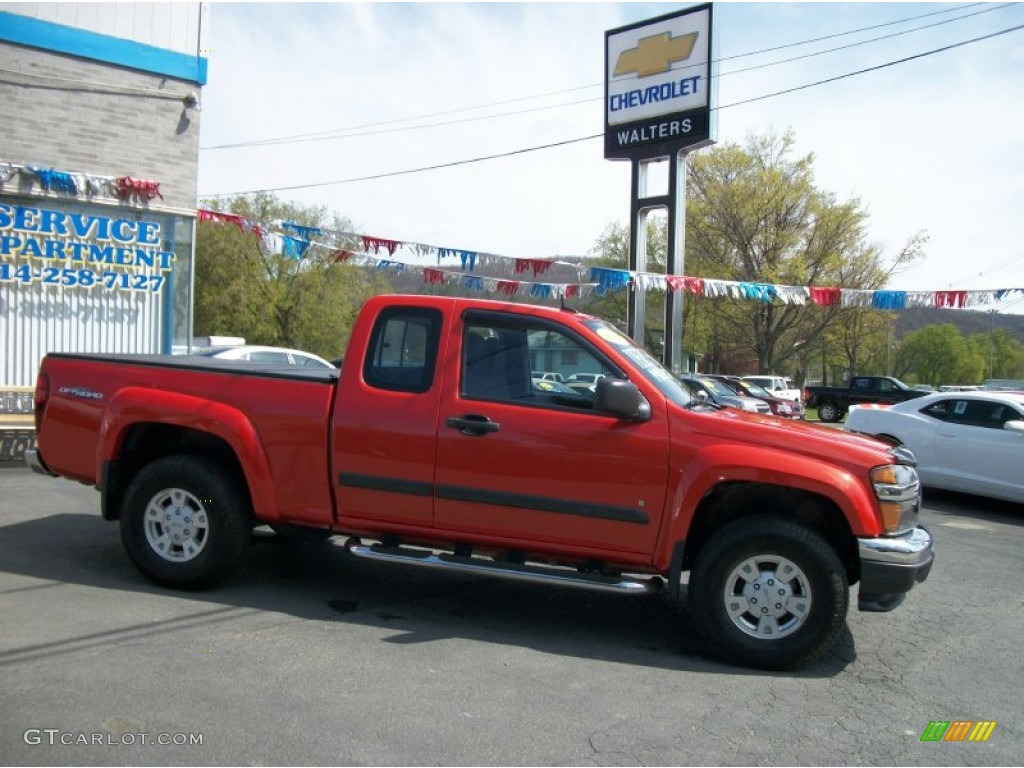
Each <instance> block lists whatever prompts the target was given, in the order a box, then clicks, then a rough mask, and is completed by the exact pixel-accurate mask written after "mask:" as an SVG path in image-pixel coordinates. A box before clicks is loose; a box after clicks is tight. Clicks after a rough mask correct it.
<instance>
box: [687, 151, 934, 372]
mask: <svg viewBox="0 0 1024 768" xmlns="http://www.w3.org/2000/svg"><path fill="white" fill-rule="evenodd" d="M793 144H794V138H793V135H792V134H791V133H786V134H785V135H783V136H781V137H777V136H766V137H751V138H749V139H748V140H747V141H746V143H745V145H744V146H739V145H737V144H725V145H720V146H717V147H715V148H713V149H712V150H710V151H708V152H706V153H695V154H693V155H691V156H690V157H689V160H688V163H689V169H688V171H689V182H688V185H687V188H688V192H689V199H688V202H687V224H686V249H687V250H686V271H687V273H688V274H691V275H695V276H702V277H706V278H717V279H722V280H733V281H740V282H744V283H755V284H767V285H781V286H806V285H816V286H830V285H832V286H840V287H843V288H853V289H874V288H878V287H881V286H882V285H884V283H885V280H886V279H887V277H888V276H889V275H890V274H892V272H893V271H894V270H895V269H897V268H899V267H900V266H902V265H905V264H906V263H909V261H911V260H913V259H915V258H917V257H918V256H919V255H920V247H921V244H922V243H923V241H924V236H923V235H917V236H915V238H913V239H912V240H911V242H910V243H909V244H908V246H907V247H906V248H905V249H904V250H903V251H902V252H901V253H900V254H898V255H897V257H896V259H895V260H894V263H893V265H892V266H891V267H889V268H888V269H886V267H885V266H884V265H883V261H882V257H881V254H880V252H879V250H878V249H877V248H876V247H875V246H873V245H871V244H869V243H867V241H866V239H865V233H864V230H865V223H866V220H867V213H866V211H864V210H863V209H862V207H861V205H860V202H859V201H858V200H856V199H853V200H849V201H846V202H840V201H838V200H837V199H836V198H835V196H834V195H833V194H831V193H827V192H824V191H822V190H820V189H818V188H817V187H815V185H814V176H813V155H806V156H804V157H801V158H796V159H793V158H791V156H790V155H791V152H792V148H793ZM706 306H707V309H708V311H709V312H711V313H713V315H714V319H713V320H712V322H711V323H710V324H709V326H710V327H713V328H714V329H715V333H716V336H717V338H716V339H715V340H714V342H713V343H719V344H723V345H724V346H727V347H730V346H731V347H745V348H746V349H748V350H749V352H750V353H751V354H752V356H753V357H754V359H756V362H757V367H758V370H759V371H760V372H761V373H771V372H775V371H776V370H777V369H778V368H780V367H782V366H784V365H785V364H787V363H790V364H791V367H801V366H802V364H804V363H806V358H807V354H808V350H810V349H813V348H816V347H818V348H820V346H821V344H822V343H823V335H824V332H825V329H826V328H829V327H831V326H833V325H834V324H835V321H836V320H837V319H838V318H840V317H842V316H843V315H844V313H845V314H846V315H847V317H850V318H851V319H850V321H849V322H850V328H849V329H848V330H849V333H848V335H847V337H846V339H845V340H846V341H849V340H854V339H861V338H863V334H864V333H865V331H866V330H870V329H869V328H867V327H866V324H867V323H874V322H875V321H873V320H871V321H868V320H865V319H864V317H866V311H864V312H862V313H860V315H857V314H856V313H854V312H852V311H851V310H850V309H849V308H843V307H841V306H838V305H836V306H828V307H820V306H817V305H801V304H796V303H790V304H787V303H782V304H780V303H778V302H777V301H771V302H769V301H764V302H761V301H750V300H747V301H716V302H709V303H707V305H706ZM872 311H874V310H872ZM880 327H884V326H882V325H880ZM836 336H837V337H838V338H839V339H840V341H841V343H842V342H843V341H844V335H843V334H836ZM850 352H851V354H852V356H853V358H854V361H856V356H857V351H856V346H855V345H854V348H853V349H852V350H850ZM854 367H855V363H854Z"/></svg>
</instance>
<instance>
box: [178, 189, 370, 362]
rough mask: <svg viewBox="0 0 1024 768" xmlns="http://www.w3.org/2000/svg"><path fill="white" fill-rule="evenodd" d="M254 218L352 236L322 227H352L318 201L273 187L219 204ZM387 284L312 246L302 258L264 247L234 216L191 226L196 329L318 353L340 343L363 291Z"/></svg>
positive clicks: (337, 348)
mask: <svg viewBox="0 0 1024 768" xmlns="http://www.w3.org/2000/svg"><path fill="white" fill-rule="evenodd" d="M221 210H222V211H225V212H230V213H234V214H237V215H240V216H243V217H245V218H246V219H249V220H251V221H261V222H268V221H277V220H282V221H288V222H292V223H295V224H299V225H302V226H307V227H319V228H321V229H324V230H325V235H324V236H323V237H317V238H316V240H317V242H324V243H328V244H330V245H331V246H332V247H337V248H344V247H347V246H349V245H350V244H348V243H345V242H343V241H342V240H340V239H339V238H337V237H332V236H331V235H330V234H329V232H326V231H327V230H330V231H334V232H338V231H347V230H350V229H351V226H350V224H349V223H348V222H347V221H346V220H344V219H341V218H338V217H337V216H335V217H333V218H332V219H328V217H327V213H326V210H325V209H324V208H322V207H305V208H304V207H301V206H297V205H295V204H292V203H286V202H282V201H279V200H277V199H276V198H275V197H274V196H273V195H268V194H263V193H261V194H258V195H255V196H251V197H238V198H235V199H233V200H231V201H229V202H228V203H227V204H226V205H224V206H223V207H222V208H221ZM386 290H387V284H386V283H385V282H384V281H383V280H382V279H381V278H380V277H378V276H377V275H375V274H374V273H371V272H368V271H367V270H364V269H362V268H360V267H354V266H351V265H348V264H344V263H334V261H333V259H332V257H331V253H330V251H328V250H326V249H323V248H316V247H313V248H309V249H308V250H307V251H306V253H305V254H304V255H303V258H301V259H292V258H289V257H286V256H282V255H280V254H274V253H265V252H264V250H263V249H262V248H261V246H260V241H259V238H258V237H256V236H255V235H253V234H251V233H247V232H242V231H241V230H240V229H239V228H238V227H235V226H233V225H231V224H214V223H210V222H200V223H199V225H198V228H197V233H196V281H195V319H194V327H195V333H196V335H200V336H207V335H226V336H242V337H244V338H245V340H246V341H247V342H248V343H250V344H267V345H271V346H283V347H294V348H298V349H304V350H307V351H309V352H313V353H315V354H318V355H321V356H323V357H327V358H332V357H338V356H340V355H341V354H342V352H343V351H344V348H345V345H346V343H347V340H348V334H349V331H350V329H351V325H352V321H353V319H354V316H355V314H356V312H357V311H358V308H359V306H360V305H361V304H362V303H363V301H365V300H366V299H367V298H368V297H370V296H372V295H374V294H377V293H382V292H384V291H386Z"/></svg>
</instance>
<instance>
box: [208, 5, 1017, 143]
mask: <svg viewBox="0 0 1024 768" xmlns="http://www.w3.org/2000/svg"><path fill="white" fill-rule="evenodd" d="M978 5H983V3H970V4H968V5H966V6H959V7H957V8H952V9H944V10H941V11H932V12H931V13H925V14H920V15H918V16H910V17H907V18H904V19H899V20H896V21H889V22H885V23H883V24H874V25H871V26H867V27H861V28H859V29H854V30H849V31H846V32H836V33H833V34H831V35H823V36H821V37H815V38H810V39H807V40H801V41H797V42H794V43H786V44H783V45H777V46H773V47H770V48H763V49H761V50H757V51H749V52H747V53H739V54H734V55H732V56H724V57H721V58H719V59H718V60H717V62H718V63H720V62H723V61H731V60H734V59H741V58H746V57H749V56H757V55H760V54H763V53H770V52H773V51H778V50H783V49H786V48H795V47H798V46H801V45H809V44H811V43H816V42H821V41H823V40H830V39H834V38H837V37H845V36H847V35H852V34H857V33H860V32H867V31H871V30H873V29H880V28H883V27H889V26H894V25H896V24H905V23H907V22H910V21H917V20H920V19H924V18H928V17H931V16H936V15H940V14H945V13H954V12H959V11H964V10H968V9H970V8H973V7H975V6H978ZM1011 5H1014V3H1006V4H1004V5H1000V6H996V7H992V8H984V9H983V10H980V11H975V12H974V13H970V14H966V15H964V16H958V17H957V18H955V19H947V20H945V21H940V22H936V23H935V24H927V25H924V26H921V27H915V28H913V29H909V30H903V31H902V32H896V33H893V34H892V35H884V36H882V37H877V38H873V39H870V40H862V41H860V42H857V43H851V44H850V45H846V46H839V47H837V48H832V49H827V50H824V51H817V52H813V53H808V54H803V55H802V56H796V57H792V58H789V59H783V60H780V61H776V62H768V63H765V64H760V65H757V66H753V67H747V68H744V69H738V70H733V71H731V72H726V73H722V74H723V75H733V74H738V73H740V72H749V71H752V70H757V69H763V68H766V67H770V66H776V65H778V64H785V63H789V62H792V61H797V60H799V59H804V58H809V57H812V56H820V55H822V54H825V53H833V52H835V51H839V50H843V49H845V48H852V47H856V46H859V45H865V44H868V43H872V42H877V41H879V40H885V39H888V38H890V37H898V36H900V35H905V34H909V33H911V32H917V31H920V30H922V29H928V28H930V27H935V26H940V25H943V24H950V23H953V22H956V21H961V20H963V19H966V18H970V17H971V16H976V15H979V14H983V13H991V12H992V11H997V10H1002V9H1003V8H1007V7H1009V6H1011ZM603 85H604V83H603V82H601V83H591V84H590V85H581V86H575V87H573V88H566V89H562V90H558V91H549V92H547V93H542V94H537V95H535V96H522V97H519V98H515V99H506V100H503V101H496V102H490V103H487V104H481V105H478V106H473V107H462V108H460V109H453V110H446V111H441V112H432V113H428V114H424V115H418V116H416V117H405V118H395V119H392V120H381V121H377V122H372V123H363V124H360V125H353V126H348V127H344V128H332V129H330V130H326V131H316V132H312V133H300V134H292V135H288V136H279V137H273V138H267V139H254V140H252V141H243V142H234V143H230V144H215V145H211V146H208V147H200V150H215V149H238V148H242V147H258V146H274V145H278V144H291V143H300V142H306V141H325V140H330V139H342V138H351V137H356V136H369V135H375V134H383V133H395V132H401V131H410V130H418V129H421V128H434V127H438V126H445V125H454V124H457V123H463V122H472V121H476V120H489V119H494V118H496V117H507V116H510V115H518V114H527V113H530V112H538V111H543V110H545V109H552V108H555V107H565V106H574V105H576V104H583V103H587V102H592V101H598V100H600V99H601V98H602V97H600V96H598V97H594V98H587V99H580V100H577V101H571V102H566V103H563V104H556V105H549V106H544V107H535V108H531V109H526V110H517V111H512V112H503V113H500V114H497V115H483V116H478V117H467V118H462V119H460V120H452V121H445V122H441V123H428V124H426V125H415V126H407V127H404V128H392V129H387V130H382V131H364V132H362V133H347V132H349V131H358V130H360V129H363V128H376V127H379V126H385V125H394V124H395V123H406V122H411V121H414V120H425V119H427V118H431V117H443V116H445V115H453V114H458V113H460V112H470V111H474V110H480V109H487V108H489V107H496V106H504V105H506V104H516V103H521V102H524V101H531V100H533V99H540V98H546V97H549V96H560V95H562V94H565V93H572V92H575V91H581V90H587V89H590V88H596V87H599V86H603ZM342 133H347V135H337V134H342Z"/></svg>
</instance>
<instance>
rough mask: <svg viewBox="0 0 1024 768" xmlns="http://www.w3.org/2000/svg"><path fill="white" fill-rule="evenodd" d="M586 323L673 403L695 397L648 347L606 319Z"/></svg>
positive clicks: (680, 402)
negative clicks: (644, 346)
mask: <svg viewBox="0 0 1024 768" xmlns="http://www.w3.org/2000/svg"><path fill="white" fill-rule="evenodd" d="M584 325H586V326H587V328H589V329H590V330H592V331H593V332H594V333H596V334H597V335H598V336H600V337H601V338H602V339H604V340H605V341H606V342H608V343H609V344H611V345H612V346H613V347H615V349H617V350H618V351H619V352H621V353H622V354H623V356H625V357H627V358H629V360H630V362H631V363H633V365H635V366H636V368H637V370H639V371H640V373H641V374H643V376H644V378H645V379H647V381H649V382H650V383H651V384H653V385H654V386H655V387H657V388H658V390H659V391H660V392H661V393H662V394H663V395H664V396H665V397H667V398H668V399H669V400H671V401H672V402H673V403H677V404H678V405H689V404H690V403H691V402H692V401H693V397H692V396H691V395H690V393H689V392H687V391H686V388H685V387H683V385H682V384H680V383H679V382H678V381H677V380H676V378H675V377H674V376H673V375H672V374H671V373H670V372H669V370H668V369H667V368H665V366H663V365H662V364H661V363H659V362H658V361H657V360H656V359H655V358H654V357H653V356H652V355H651V354H650V353H649V352H647V350H646V349H643V348H642V347H639V346H637V344H636V343H634V341H633V340H632V339H631V338H629V337H628V336H627V335H626V334H624V333H622V332H621V331H620V330H619V329H618V328H616V327H615V326H614V325H612V324H611V323H607V322H605V321H604V320H596V319H590V320H585V321H584Z"/></svg>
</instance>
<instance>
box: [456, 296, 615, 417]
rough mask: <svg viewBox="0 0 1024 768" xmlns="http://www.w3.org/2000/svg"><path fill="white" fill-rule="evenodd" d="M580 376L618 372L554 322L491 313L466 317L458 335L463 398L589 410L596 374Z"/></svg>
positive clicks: (591, 405) (592, 398)
mask: <svg viewBox="0 0 1024 768" xmlns="http://www.w3.org/2000/svg"><path fill="white" fill-rule="evenodd" d="M556 374H557V375H556ZM574 374H577V378H576V379H573V378H572V376H573V375H574ZM582 374H601V375H604V376H617V375H618V373H617V372H616V371H614V370H612V369H611V368H610V367H609V366H608V365H606V364H605V363H604V362H602V361H601V360H600V359H599V358H598V357H597V356H596V355H595V354H594V353H593V352H592V351H591V350H590V349H589V348H588V347H586V346H585V345H584V344H583V343H582V342H581V341H579V340H577V339H575V338H573V337H572V336H571V335H570V334H567V333H565V332H564V331H563V330H561V329H559V328H558V326H556V325H553V324H549V323H545V322H544V321H542V320H537V319H534V318H525V317H516V316H508V315H505V316H500V315H495V314H493V313H471V314H469V315H467V317H466V324H465V329H464V331H463V337H462V372H461V378H460V394H461V395H462V396H463V397H466V398H470V399H479V400H498V401H507V402H515V403H521V404H523V405H533V406H541V407H556V408H570V409H591V408H592V407H593V402H594V387H595V385H596V382H595V381H594V379H595V377H594V376H582ZM558 376H560V377H561V381H559V380H558Z"/></svg>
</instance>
